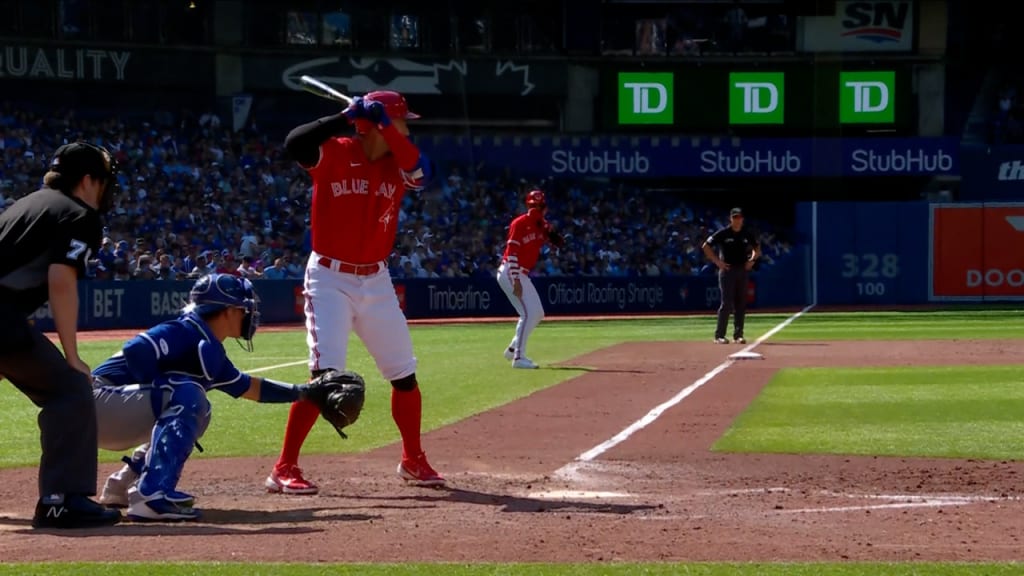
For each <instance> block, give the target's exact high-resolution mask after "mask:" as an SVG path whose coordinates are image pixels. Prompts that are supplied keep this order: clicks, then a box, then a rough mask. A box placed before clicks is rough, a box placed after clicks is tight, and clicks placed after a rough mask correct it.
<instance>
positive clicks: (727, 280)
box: [701, 208, 761, 344]
mask: <svg viewBox="0 0 1024 576" xmlns="http://www.w3.org/2000/svg"><path fill="white" fill-rule="evenodd" d="M701 248H702V249H703V250H704V254H705V255H706V256H707V257H708V259H709V260H711V261H712V262H714V263H715V266H717V267H718V288H719V289H720V290H721V292H722V303H721V304H720V305H719V306H718V326H717V327H716V328H715V342H717V343H719V344H728V343H729V340H728V339H726V337H725V330H726V328H727V327H728V326H729V314H734V315H735V320H734V322H733V333H732V335H733V341H734V342H736V343H737V344H746V343H747V341H746V339H745V338H744V337H743V321H744V319H745V316H746V313H747V281H748V279H749V274H750V270H751V269H752V268H753V267H754V262H756V261H757V259H758V257H759V256H760V255H761V250H760V245H759V244H758V242H757V235H755V234H754V233H753V232H752V231H751V230H750V229H749V228H746V227H744V226H743V211H742V210H740V209H739V208H733V209H732V210H731V211H730V212H729V225H728V226H726V227H725V228H722V229H721V230H718V231H717V232H715V233H714V234H712V235H711V236H708V239H707V240H706V241H705V242H704V245H703V246H701Z"/></svg>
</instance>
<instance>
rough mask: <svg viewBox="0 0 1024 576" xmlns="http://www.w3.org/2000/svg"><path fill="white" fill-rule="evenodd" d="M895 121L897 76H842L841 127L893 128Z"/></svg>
mask: <svg viewBox="0 0 1024 576" xmlns="http://www.w3.org/2000/svg"><path fill="white" fill-rule="evenodd" d="M895 120H896V73H895V72H840V73H839V123H840V124H891V123H892V122H894V121H895Z"/></svg>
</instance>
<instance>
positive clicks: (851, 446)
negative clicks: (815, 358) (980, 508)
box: [714, 359, 1024, 459]
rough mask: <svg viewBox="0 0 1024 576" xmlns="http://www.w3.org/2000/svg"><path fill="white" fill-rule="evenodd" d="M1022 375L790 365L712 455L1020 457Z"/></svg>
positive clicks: (975, 369)
mask: <svg viewBox="0 0 1024 576" xmlns="http://www.w3.org/2000/svg"><path fill="white" fill-rule="evenodd" d="M1012 360H1019V359H1012ZM1020 375H1021V369H1020V366H961V367H941V368H921V367H913V368H907V367H901V368H863V369H860V368H856V369H833V368H799V369H785V370H782V371H780V372H779V373H778V374H776V375H775V377H774V378H773V379H772V381H771V382H770V383H769V384H768V386H767V387H765V389H764V390H763V391H762V392H761V394H760V395H759V396H758V397H757V399H756V400H755V401H754V402H753V403H752V404H751V405H750V406H749V407H748V408H747V410H746V411H745V412H744V413H743V414H742V415H741V416H740V417H739V418H738V419H737V421H736V422H735V423H734V425H733V426H732V427H731V428H730V429H729V430H728V431H727V432H726V433H725V435H724V436H722V438H720V439H719V440H718V442H717V443H716V444H715V446H714V449H715V450H720V451H726V452H768V453H794V454H799V453H819V454H859V455H886V456H931V457H950V458H954V457H955V458H987V459H1021V458H1024V444H1022V443H1021V441H1020V439H1021V438H1022V437H1024V420H1022V419H1021V414H1024V385H1022V383H1021V378H1020Z"/></svg>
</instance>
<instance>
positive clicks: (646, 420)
mask: <svg viewBox="0 0 1024 576" xmlns="http://www.w3.org/2000/svg"><path fill="white" fill-rule="evenodd" d="M811 308H814V304H811V305H809V306H807V307H805V308H804V309H803V310H801V311H799V312H797V313H796V314H793V315H792V316H790V317H789V318H786V319H785V320H783V321H782V322H781V323H779V325H778V326H775V327H774V328H772V329H771V330H769V331H767V332H765V333H764V334H763V335H761V337H760V338H758V339H757V340H755V341H754V343H753V344H750V345H748V346H747V347H746V348H744V349H743V350H741V352H750V351H751V350H753V349H754V348H757V347H758V346H759V345H761V344H762V343H764V341H765V340H768V339H769V338H771V337H772V336H774V335H776V334H778V333H779V331H781V330H782V329H783V328H785V327H786V326H789V325H790V324H792V323H793V321H794V320H796V319H797V318H799V317H801V316H803V315H804V314H806V313H807V312H808V311H810V309H811ZM735 362H736V361H735V360H733V359H731V358H730V359H728V360H726V361H725V362H722V363H721V364H719V365H718V366H715V367H714V368H712V369H711V371H710V372H708V373H707V374H705V375H703V376H701V377H700V378H699V379H698V380H697V381H696V382H694V383H693V384H690V385H689V386H687V387H686V388H683V389H682V390H680V391H679V392H678V393H677V394H676V395H675V396H673V397H671V398H669V399H668V400H666V401H665V402H663V403H662V404H659V405H658V406H655V407H654V408H653V409H652V410H651V411H650V412H648V413H647V414H644V416H643V417H642V418H640V419H639V420H637V421H636V422H633V423H632V424H630V425H629V426H627V427H626V428H625V429H624V430H623V431H622V432H619V433H618V434H616V435H615V436H612V437H611V438H609V439H608V440H606V441H605V442H602V443H600V444H598V445H597V446H594V447H593V448H591V449H590V450H587V451H586V452H584V453H583V454H580V455H579V456H577V457H576V459H575V460H573V461H572V462H570V463H569V464H566V465H565V466H562V467H561V468H559V469H558V470H556V471H555V474H556V475H562V474H566V473H568V472H570V471H571V470H572V469H573V467H574V464H575V463H577V462H590V461H591V460H594V459H595V458H597V457H598V456H600V455H601V454H604V453H605V452H607V451H609V450H611V449H612V448H614V447H616V446H618V445H619V444H621V443H622V442H625V441H626V439H628V438H629V437H630V436H632V435H633V434H636V433H637V432H639V431H640V430H643V429H644V428H646V427H648V426H650V425H651V424H652V423H653V422H654V421H655V420H657V419H658V418H659V417H660V416H661V415H662V414H664V413H665V411H666V410H669V409H670V408H672V407H674V406H675V405H677V404H679V403H680V402H682V401H683V400H685V399H686V397H687V396H689V395H690V394H693V393H694V392H696V391H697V390H698V389H699V388H700V387H701V386H703V385H705V384H707V383H708V382H710V381H711V380H712V379H713V378H714V377H715V376H718V375H719V374H721V373H722V372H725V370H726V369H728V368H729V367H730V366H732V365H733V363H735Z"/></svg>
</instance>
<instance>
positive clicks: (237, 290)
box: [185, 274, 260, 350]
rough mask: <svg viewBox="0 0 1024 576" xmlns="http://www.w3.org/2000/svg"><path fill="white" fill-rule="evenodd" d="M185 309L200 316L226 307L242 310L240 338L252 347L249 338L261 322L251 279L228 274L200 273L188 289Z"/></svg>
mask: <svg viewBox="0 0 1024 576" xmlns="http://www.w3.org/2000/svg"><path fill="white" fill-rule="evenodd" d="M188 296H189V303H188V306H186V307H185V311H186V312H194V313H196V314H198V315H200V316H203V315H206V314H212V313H214V312H219V311H221V310H224V309H226V308H241V309H242V310H245V318H244V319H243V320H242V339H243V340H245V341H246V342H248V343H249V349H250V350H251V349H252V337H253V335H254V334H255V333H256V328H257V327H258V326H259V323H260V311H259V298H257V296H256V290H255V289H254V288H253V287H252V282H249V281H248V280H247V279H245V278H239V277H237V276H232V275H230V274H209V275H206V276H203V277H202V278H200V279H199V280H196V283H195V284H194V285H193V286H192V290H191V291H190V292H189V295H188Z"/></svg>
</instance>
